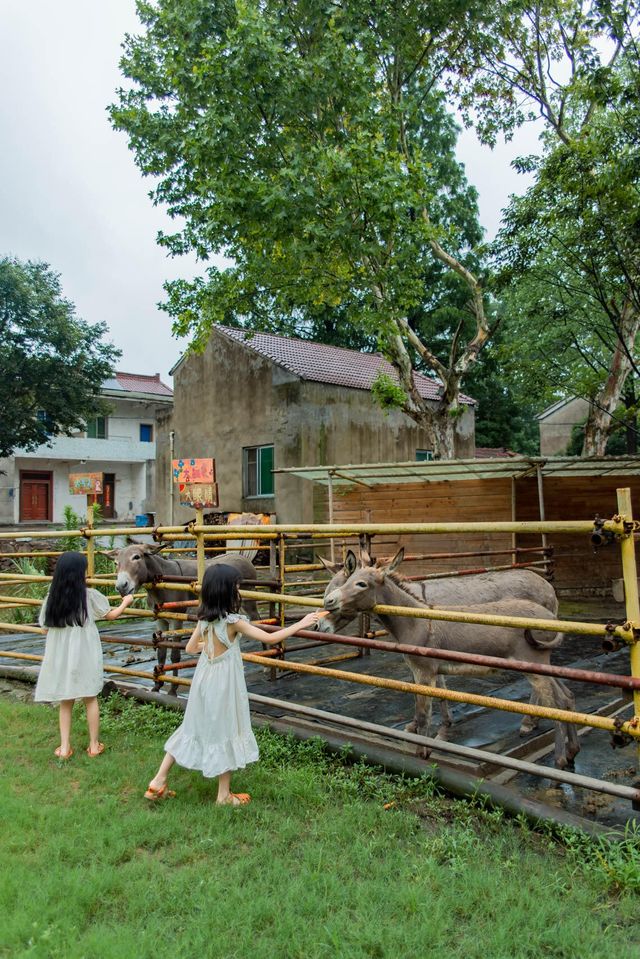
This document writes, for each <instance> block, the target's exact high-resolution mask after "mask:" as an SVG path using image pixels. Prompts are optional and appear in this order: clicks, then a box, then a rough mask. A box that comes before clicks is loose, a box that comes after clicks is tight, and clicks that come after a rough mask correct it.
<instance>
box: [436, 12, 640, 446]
mask: <svg viewBox="0 0 640 959" xmlns="http://www.w3.org/2000/svg"><path fill="white" fill-rule="evenodd" d="M638 10H639V7H638V3H637V2H636V0H588V2H582V0H562V2H559V0H542V2H537V3H531V2H525V3H509V4H503V5H502V7H501V8H500V9H499V10H498V17H497V21H496V30H495V38H492V41H491V43H487V42H486V38H484V37H482V35H480V36H479V37H478V38H477V39H476V42H474V44H472V45H471V46H469V47H468V48H466V49H465V51H464V54H463V56H464V58H465V63H466V67H465V69H464V70H461V71H459V73H458V74H456V75H455V78H456V82H457V89H458V90H460V89H462V90H463V101H464V103H465V104H466V105H468V106H469V108H472V109H474V110H475V111H476V117H475V119H476V122H477V126H478V130H479V132H480V134H481V136H483V137H484V139H485V140H486V141H487V142H493V141H494V140H495V137H496V134H497V132H498V131H500V130H502V131H505V132H507V133H510V132H511V131H512V130H513V128H514V126H515V125H516V124H518V123H520V122H522V121H523V120H524V119H527V118H529V117H533V116H539V117H541V118H542V119H543V121H544V124H545V126H544V132H543V137H542V141H543V151H542V155H541V156H539V157H530V158H524V159H523V160H521V161H520V165H521V167H522V168H523V169H526V170H528V171H530V172H533V173H534V174H535V177H536V181H535V184H534V186H532V187H531V188H530V189H529V190H528V191H527V193H526V194H525V196H524V197H521V198H518V199H515V200H513V201H512V203H511V205H510V207H509V209H508V210H507V213H506V220H505V227H504V229H503V230H502V231H501V233H500V234H499V236H498V238H497V241H496V243H495V244H494V252H495V256H496V260H497V265H498V268H499V273H500V277H499V283H500V289H501V296H502V299H503V309H504V313H505V316H506V320H505V324H504V327H503V353H504V355H505V356H506V357H507V358H508V360H509V361H510V368H511V372H512V375H513V378H514V382H515V383H516V384H518V383H519V384H520V386H521V387H522V394H523V395H526V396H527V397H531V396H534V395H535V396H537V398H538V399H539V400H540V401H541V402H542V403H545V402H551V401H552V400H553V399H556V398H557V397H558V396H559V395H577V396H584V397H585V398H587V399H589V400H590V403H591V413H590V416H589V419H588V421H587V424H586V428H585V432H584V453H585V454H592V453H600V454H601V453H604V451H605V448H606V444H607V434H608V432H609V430H610V429H611V428H612V427H613V426H615V425H616V417H617V416H618V414H617V413H616V410H617V409H619V406H620V401H621V397H622V395H623V393H625V392H626V395H627V396H629V395H633V393H634V392H635V390H634V386H633V383H629V384H627V378H628V377H629V376H630V375H631V377H632V378H633V377H634V376H637V373H638V370H637V366H636V356H637V354H636V338H637V334H638V329H639V327H640V56H639V48H638V37H639V35H640V27H639V21H638ZM525 357H526V362H525V361H524V358H525ZM628 412H629V410H628V403H627V410H626V411H625V418H627V417H628Z"/></svg>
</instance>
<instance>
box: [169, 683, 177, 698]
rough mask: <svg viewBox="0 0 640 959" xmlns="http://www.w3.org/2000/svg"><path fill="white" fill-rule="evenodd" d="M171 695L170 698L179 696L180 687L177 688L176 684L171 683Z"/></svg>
mask: <svg viewBox="0 0 640 959" xmlns="http://www.w3.org/2000/svg"><path fill="white" fill-rule="evenodd" d="M169 695H170V696H177V695H178V687H177V686H176V685H175V684H174V683H171V685H170V687H169Z"/></svg>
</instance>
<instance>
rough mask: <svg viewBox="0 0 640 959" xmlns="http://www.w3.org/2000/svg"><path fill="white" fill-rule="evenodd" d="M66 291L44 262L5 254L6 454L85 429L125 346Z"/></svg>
mask: <svg viewBox="0 0 640 959" xmlns="http://www.w3.org/2000/svg"><path fill="white" fill-rule="evenodd" d="M105 332H106V325H105V324H102V323H97V324H94V325H90V324H88V323H85V322H83V321H82V320H80V319H79V318H78V317H77V316H76V315H75V310H74V307H73V304H72V303H70V302H69V300H66V299H65V298H64V297H63V296H62V291H61V287H60V279H59V277H58V275H57V274H55V273H54V272H53V271H52V270H51V269H50V267H49V266H47V264H46V263H31V262H29V263H21V262H20V261H18V260H15V259H10V258H4V259H0V366H1V367H2V373H3V375H2V378H0V409H2V416H1V417H0V457H4V456H9V455H10V454H11V453H12V452H13V451H14V450H15V449H19V448H22V449H26V450H32V449H35V448H36V447H37V446H39V445H40V444H46V443H48V442H49V440H50V438H51V437H54V436H58V435H60V434H68V433H69V432H71V431H73V430H80V429H84V426H85V423H86V420H87V419H90V418H91V417H93V416H96V415H98V414H101V413H104V412H105V406H104V403H103V401H102V400H101V398H100V387H101V385H102V383H103V382H104V380H106V379H107V377H109V376H110V375H111V374H112V370H113V364H114V362H115V361H116V359H117V358H118V356H119V355H120V353H119V351H118V350H116V348H115V347H114V346H113V345H112V344H110V343H106V342H104V341H103V339H102V337H103V336H104V334H105Z"/></svg>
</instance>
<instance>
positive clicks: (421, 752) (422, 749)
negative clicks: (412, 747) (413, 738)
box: [416, 746, 431, 759]
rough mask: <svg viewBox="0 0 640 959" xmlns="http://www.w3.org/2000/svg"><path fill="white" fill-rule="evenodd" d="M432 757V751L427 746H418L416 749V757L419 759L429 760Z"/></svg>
mask: <svg viewBox="0 0 640 959" xmlns="http://www.w3.org/2000/svg"><path fill="white" fill-rule="evenodd" d="M430 755H431V750H430V749H429V748H428V747H427V746H418V748H417V749H416V756H417V757H418V759H428V758H429V756H430Z"/></svg>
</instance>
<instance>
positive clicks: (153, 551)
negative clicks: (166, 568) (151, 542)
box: [144, 543, 169, 556]
mask: <svg viewBox="0 0 640 959" xmlns="http://www.w3.org/2000/svg"><path fill="white" fill-rule="evenodd" d="M168 545H169V544H168V543H159V544H158V545H157V546H148V545H146V544H145V547H144V551H145V553H148V554H149V555H150V556H155V554H156V553H161V552H162V550H163V549H166V548H167V546H168Z"/></svg>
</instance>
